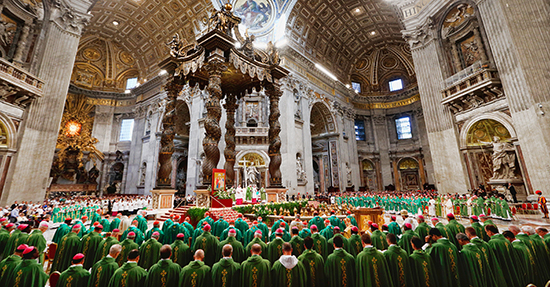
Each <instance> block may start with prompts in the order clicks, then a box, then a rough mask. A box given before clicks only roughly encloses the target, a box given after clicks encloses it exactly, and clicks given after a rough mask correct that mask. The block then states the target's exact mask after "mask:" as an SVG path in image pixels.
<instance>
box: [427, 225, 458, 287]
mask: <svg viewBox="0 0 550 287" xmlns="http://www.w3.org/2000/svg"><path fill="white" fill-rule="evenodd" d="M429 236H430V240H431V241H432V242H435V243H434V244H432V246H431V248H430V250H429V251H428V254H429V255H430V256H431V257H432V261H433V263H434V268H435V272H436V274H437V282H438V283H439V284H441V286H448V287H459V286H460V276H459V273H458V249H457V248H456V246H455V245H454V244H452V243H451V242H450V241H449V239H447V238H443V236H442V235H441V232H440V231H439V229H437V228H432V229H430V234H429Z"/></svg>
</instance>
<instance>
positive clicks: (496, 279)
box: [470, 237, 507, 286]
mask: <svg viewBox="0 0 550 287" xmlns="http://www.w3.org/2000/svg"><path fill="white" fill-rule="evenodd" d="M470 242H472V243H473V244H475V245H476V246H477V248H479V250H480V251H481V253H482V254H483V255H484V257H485V260H487V262H488V263H489V267H490V269H491V270H492V273H493V281H491V282H489V283H490V284H491V285H492V286H507V282H506V280H505V279H504V274H502V269H501V268H500V264H498V261H497V258H496V257H495V254H494V253H493V250H492V249H491V247H489V243H487V242H485V241H483V239H481V238H479V237H474V238H472V239H471V240H470Z"/></svg>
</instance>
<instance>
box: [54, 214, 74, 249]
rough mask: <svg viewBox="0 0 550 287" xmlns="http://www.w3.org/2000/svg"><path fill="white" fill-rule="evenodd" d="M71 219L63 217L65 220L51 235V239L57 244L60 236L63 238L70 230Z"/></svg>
mask: <svg viewBox="0 0 550 287" xmlns="http://www.w3.org/2000/svg"><path fill="white" fill-rule="evenodd" d="M71 221H72V219H70V218H67V219H65V222H64V223H62V224H61V225H60V226H59V227H58V228H57V229H56V230H55V234H54V235H53V239H52V241H53V242H54V243H57V244H59V242H60V241H61V238H63V237H64V236H65V235H67V233H69V232H71Z"/></svg>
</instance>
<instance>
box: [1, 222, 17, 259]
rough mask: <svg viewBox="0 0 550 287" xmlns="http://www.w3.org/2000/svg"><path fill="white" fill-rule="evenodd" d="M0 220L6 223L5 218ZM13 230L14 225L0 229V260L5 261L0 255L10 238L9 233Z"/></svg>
mask: <svg viewBox="0 0 550 287" xmlns="http://www.w3.org/2000/svg"><path fill="white" fill-rule="evenodd" d="M0 219H4V222H7V221H6V219H5V218H0ZM14 228H15V224H13V223H8V224H5V225H4V226H3V227H2V229H0V260H1V259H5V258H4V257H2V254H3V253H4V250H5V247H6V242H8V239H9V238H10V234H11V231H12V230H13V229H14Z"/></svg>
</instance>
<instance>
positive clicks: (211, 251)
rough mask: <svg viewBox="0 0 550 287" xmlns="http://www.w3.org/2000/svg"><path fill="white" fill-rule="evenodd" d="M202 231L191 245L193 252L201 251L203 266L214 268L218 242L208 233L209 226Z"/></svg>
mask: <svg viewBox="0 0 550 287" xmlns="http://www.w3.org/2000/svg"><path fill="white" fill-rule="evenodd" d="M203 229H204V231H203V233H202V234H201V235H200V236H199V237H197V239H196V240H195V242H194V243H193V251H197V250H199V249H202V250H203V252H204V256H205V259H204V264H206V265H208V266H214V263H216V253H217V252H218V244H219V243H220V242H219V241H218V239H217V238H216V237H214V236H213V235H212V234H211V233H210V230H211V228H210V225H208V224H207V225H205V226H204V228H203Z"/></svg>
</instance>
